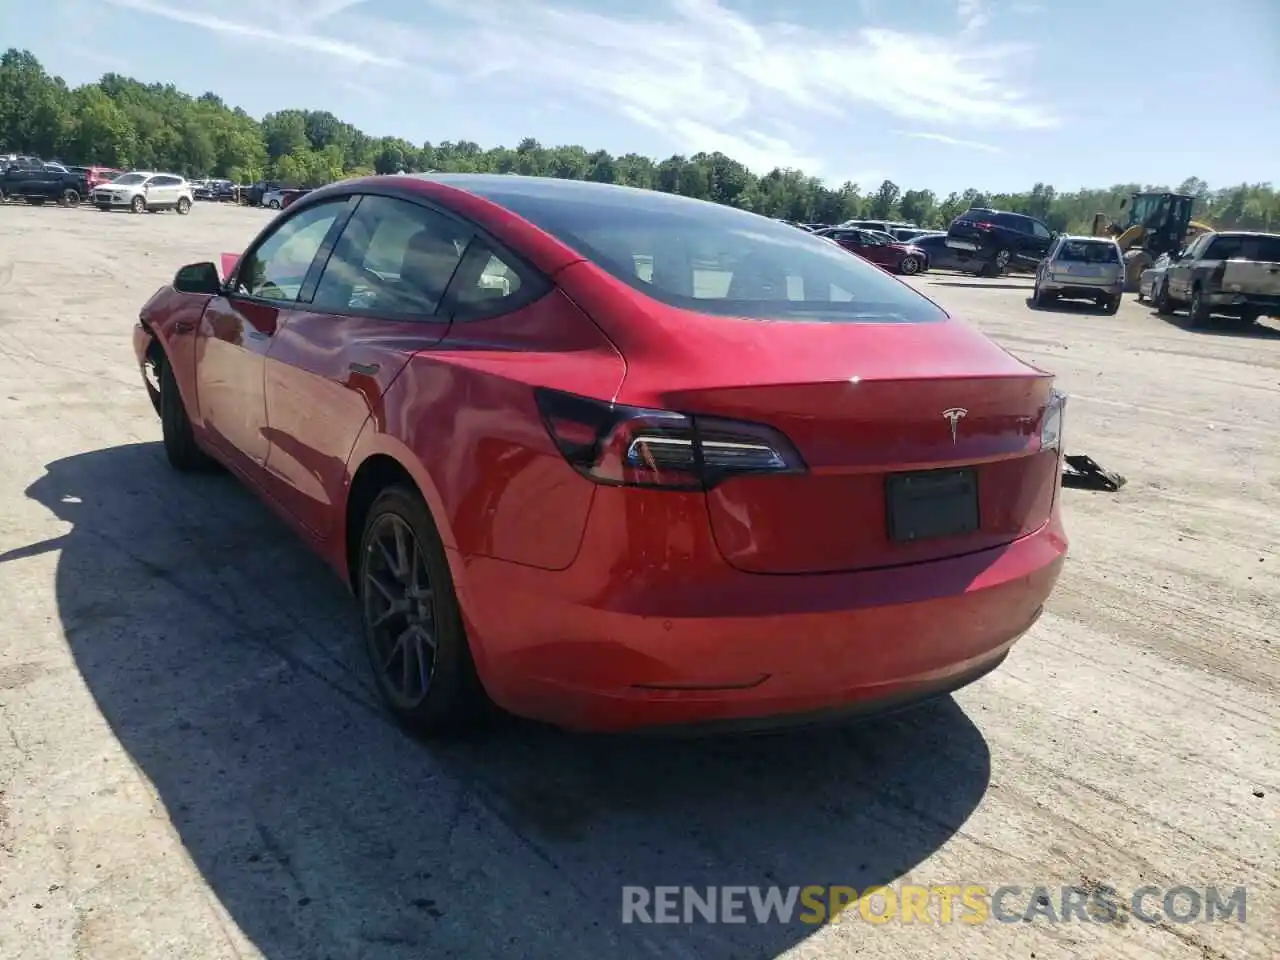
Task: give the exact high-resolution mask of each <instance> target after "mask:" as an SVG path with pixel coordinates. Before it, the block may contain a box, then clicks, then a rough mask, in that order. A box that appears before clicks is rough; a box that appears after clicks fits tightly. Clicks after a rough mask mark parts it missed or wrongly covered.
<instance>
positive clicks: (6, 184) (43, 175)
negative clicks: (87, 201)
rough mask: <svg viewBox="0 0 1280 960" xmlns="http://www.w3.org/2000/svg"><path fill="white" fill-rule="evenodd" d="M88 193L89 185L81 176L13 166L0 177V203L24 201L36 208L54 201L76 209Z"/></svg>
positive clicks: (46, 169) (6, 169) (43, 168)
mask: <svg viewBox="0 0 1280 960" xmlns="http://www.w3.org/2000/svg"><path fill="white" fill-rule="evenodd" d="M88 193H89V186H88V184H87V183H86V182H85V176H84V174H82V173H63V172H61V171H59V170H50V169H48V168H47V167H40V168H34V167H26V166H18V165H17V164H10V165H9V166H8V167H6V168H5V171H4V173H3V174H0V200H25V201H27V203H30V204H32V205H34V206H40V204H42V203H45V202H46V201H48V200H52V201H55V202H56V203H60V204H62V205H63V206H64V207H74V206H78V205H79V203H80V201H81V200H82V199H84V197H85V196H87V195H88Z"/></svg>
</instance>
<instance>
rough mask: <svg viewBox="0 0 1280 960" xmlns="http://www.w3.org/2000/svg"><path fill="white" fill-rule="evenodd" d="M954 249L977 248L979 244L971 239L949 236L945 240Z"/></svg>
mask: <svg viewBox="0 0 1280 960" xmlns="http://www.w3.org/2000/svg"><path fill="white" fill-rule="evenodd" d="M944 242H945V243H946V245H947V246H948V247H950V248H951V249H952V250H977V249H978V245H977V244H976V243H973V242H972V241H970V240H952V239H950V238H948V239H947V240H946V241H944Z"/></svg>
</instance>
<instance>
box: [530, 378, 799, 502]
mask: <svg viewBox="0 0 1280 960" xmlns="http://www.w3.org/2000/svg"><path fill="white" fill-rule="evenodd" d="M535 397H536V400H537V404H538V410H539V412H540V413H541V414H542V420H543V422H544V423H545V424H546V427H547V432H548V433H550V435H551V439H552V440H554V441H555V444H556V447H557V449H559V451H560V453H561V455H563V456H564V458H565V460H567V461H568V462H569V464H570V466H572V467H573V468H574V469H575V470H577V471H578V472H579V473H581V474H582V475H583V476H585V477H587V478H588V479H591V480H594V481H595V482H597V483H607V484H613V485H617V486H633V487H660V488H663V489H668V490H707V489H710V488H711V487H714V486H715V485H716V484H718V483H720V482H722V481H724V480H726V479H728V478H729V477H734V476H742V475H747V474H780V473H801V472H803V471H804V470H805V469H806V467H805V464H804V461H803V460H802V459H801V458H800V454H799V453H798V452H797V451H796V449H795V447H794V446H793V445H792V444H791V442H790V441H789V440H788V439H787V438H786V437H784V436H783V435H782V434H781V433H779V432H778V431H777V430H774V429H773V428H772V427H767V426H764V425H763V424H758V423H746V422H743V421H739V420H726V419H722V418H719V417H704V416H701V415H691V414H684V413H676V412H674V411H670V410H655V409H651V408H648V407H632V406H626V405H624V404H617V403H608V402H607V401H601V400H593V399H591V398H589V397H580V396H577V395H576V394H571V393H564V392H561V391H559V390H551V389H548V388H545V387H539V388H538V389H537V390H535Z"/></svg>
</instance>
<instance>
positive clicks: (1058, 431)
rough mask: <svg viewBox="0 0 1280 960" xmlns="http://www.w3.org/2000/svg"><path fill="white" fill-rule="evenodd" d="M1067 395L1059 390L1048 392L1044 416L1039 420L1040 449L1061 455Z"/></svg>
mask: <svg viewBox="0 0 1280 960" xmlns="http://www.w3.org/2000/svg"><path fill="white" fill-rule="evenodd" d="M1066 407H1067V395H1066V394H1065V393H1063V392H1062V391H1061V390H1058V389H1056V388H1055V389H1053V390H1051V391H1049V402H1048V403H1047V404H1045V408H1044V416H1043V417H1041V418H1040V449H1041V450H1057V451H1058V453H1059V454H1061V453H1062V417H1063V414H1064V413H1065V412H1066Z"/></svg>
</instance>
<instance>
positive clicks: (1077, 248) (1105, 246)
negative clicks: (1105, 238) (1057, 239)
mask: <svg viewBox="0 0 1280 960" xmlns="http://www.w3.org/2000/svg"><path fill="white" fill-rule="evenodd" d="M1057 258H1058V259H1059V260H1062V261H1065V262H1067V263H1119V262H1120V250H1119V249H1118V248H1117V247H1116V245H1115V244H1114V243H1091V242H1089V241H1088V240H1067V241H1065V242H1064V243H1063V244H1062V247H1061V248H1060V249H1059V250H1058V257H1057Z"/></svg>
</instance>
